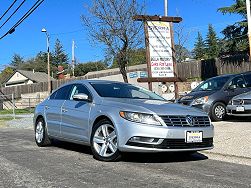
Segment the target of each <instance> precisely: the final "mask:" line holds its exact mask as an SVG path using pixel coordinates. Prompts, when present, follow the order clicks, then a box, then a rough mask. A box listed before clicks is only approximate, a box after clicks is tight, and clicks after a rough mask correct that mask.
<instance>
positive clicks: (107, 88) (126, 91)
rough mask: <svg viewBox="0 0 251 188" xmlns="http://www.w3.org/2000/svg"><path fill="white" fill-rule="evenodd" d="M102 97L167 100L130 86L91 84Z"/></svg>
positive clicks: (121, 84)
mask: <svg viewBox="0 0 251 188" xmlns="http://www.w3.org/2000/svg"><path fill="white" fill-rule="evenodd" d="M91 85H92V87H93V88H94V89H95V90H96V92H97V93H98V94H99V96H101V97H112V98H130V99H150V100H165V99H164V98H162V97H160V96H159V95H157V94H155V93H153V92H151V91H149V90H147V89H144V88H141V87H136V86H133V85H130V84H123V83H91Z"/></svg>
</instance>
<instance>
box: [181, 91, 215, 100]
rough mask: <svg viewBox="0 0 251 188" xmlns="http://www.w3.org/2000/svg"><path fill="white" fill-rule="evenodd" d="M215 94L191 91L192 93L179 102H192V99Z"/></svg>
mask: <svg viewBox="0 0 251 188" xmlns="http://www.w3.org/2000/svg"><path fill="white" fill-rule="evenodd" d="M215 92H216V91H192V92H190V93H188V94H187V95H185V96H183V97H181V98H180V99H179V101H182V100H193V99H196V98H200V97H205V96H209V95H212V94H213V93H215Z"/></svg>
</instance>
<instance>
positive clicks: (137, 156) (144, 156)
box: [52, 140, 208, 163]
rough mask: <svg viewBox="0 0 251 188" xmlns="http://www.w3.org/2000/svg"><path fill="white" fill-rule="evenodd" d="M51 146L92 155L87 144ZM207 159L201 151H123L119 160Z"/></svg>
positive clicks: (63, 143)
mask: <svg viewBox="0 0 251 188" xmlns="http://www.w3.org/2000/svg"><path fill="white" fill-rule="evenodd" d="M52 146H53V147H58V148H62V149H65V150H69V151H75V152H79V153H83V154H88V155H92V152H91V148H90V147H89V146H84V145H79V144H73V143H68V142H63V141H58V140H53V145H52ZM206 159H208V157H207V156H205V155H203V154H201V153H197V152H195V153H189V152H177V153H123V155H122V159H121V160H120V162H121V161H122V162H132V163H173V162H188V161H201V160H206Z"/></svg>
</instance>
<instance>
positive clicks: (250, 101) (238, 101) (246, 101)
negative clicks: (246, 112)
mask: <svg viewBox="0 0 251 188" xmlns="http://www.w3.org/2000/svg"><path fill="white" fill-rule="evenodd" d="M245 104H246V105H248V104H251V99H234V100H233V105H245Z"/></svg>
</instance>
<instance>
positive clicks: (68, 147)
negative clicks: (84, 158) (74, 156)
mask: <svg viewBox="0 0 251 188" xmlns="http://www.w3.org/2000/svg"><path fill="white" fill-rule="evenodd" d="M52 147H58V148H62V149H66V150H70V151H75V152H79V153H84V154H90V155H92V152H91V148H90V147H88V146H84V145H80V144H74V143H69V142H63V141H59V140H53V143H52Z"/></svg>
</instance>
